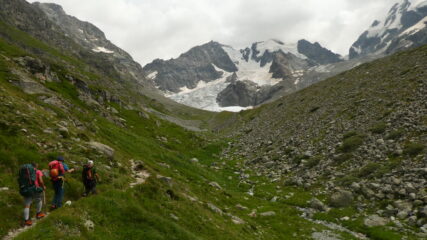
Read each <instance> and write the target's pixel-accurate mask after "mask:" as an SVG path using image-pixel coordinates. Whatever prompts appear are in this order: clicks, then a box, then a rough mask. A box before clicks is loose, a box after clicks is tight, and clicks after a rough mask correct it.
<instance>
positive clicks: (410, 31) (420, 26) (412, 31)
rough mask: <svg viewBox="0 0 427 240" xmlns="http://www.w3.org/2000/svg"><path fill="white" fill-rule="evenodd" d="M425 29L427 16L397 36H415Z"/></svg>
mask: <svg viewBox="0 0 427 240" xmlns="http://www.w3.org/2000/svg"><path fill="white" fill-rule="evenodd" d="M426 27H427V16H426V17H424V18H423V19H422V20H421V21H419V22H418V23H417V24H415V25H414V26H412V27H410V28H408V29H406V30H405V31H404V32H402V33H401V34H400V35H399V36H403V35H412V34H415V33H417V32H419V31H421V30H422V29H424V28H426Z"/></svg>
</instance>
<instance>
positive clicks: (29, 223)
mask: <svg viewBox="0 0 427 240" xmlns="http://www.w3.org/2000/svg"><path fill="white" fill-rule="evenodd" d="M24 225H25V226H28V227H29V226H31V225H33V221H31V219H28V220H25V223H24Z"/></svg>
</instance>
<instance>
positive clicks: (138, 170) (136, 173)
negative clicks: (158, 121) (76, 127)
mask: <svg viewBox="0 0 427 240" xmlns="http://www.w3.org/2000/svg"><path fill="white" fill-rule="evenodd" d="M130 163H131V166H132V177H133V178H134V182H132V183H130V184H129V187H131V188H133V187H135V186H136V185H139V184H143V183H145V181H146V180H147V178H149V177H150V175H151V174H150V173H149V172H148V171H147V170H145V168H144V165H143V163H142V162H140V161H134V160H133V159H132V160H130ZM48 216H49V212H46V217H48ZM46 217H44V218H46ZM44 218H43V219H40V220H37V219H35V218H32V221H33V225H32V226H25V227H21V228H18V229H13V230H10V231H9V233H8V234H7V235H6V236H4V237H3V239H2V240H12V239H14V238H15V237H17V236H18V235H19V234H21V233H23V232H26V231H28V230H29V229H31V228H33V227H34V226H36V225H37V223H38V222H40V221H43V220H44Z"/></svg>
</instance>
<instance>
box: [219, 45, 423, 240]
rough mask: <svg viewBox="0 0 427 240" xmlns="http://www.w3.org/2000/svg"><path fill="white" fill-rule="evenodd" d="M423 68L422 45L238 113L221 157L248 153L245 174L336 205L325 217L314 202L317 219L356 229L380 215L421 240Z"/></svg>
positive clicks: (245, 157)
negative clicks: (231, 140)
mask: <svg viewBox="0 0 427 240" xmlns="http://www.w3.org/2000/svg"><path fill="white" fill-rule="evenodd" d="M426 69H427V46H424V47H421V48H418V49H415V50H412V51H408V52H402V53H398V54H395V55H393V56H391V57H387V58H384V59H381V60H377V61H374V62H371V63H367V64H363V65H361V66H359V67H356V68H355V69H353V70H350V71H348V72H345V73H342V74H339V75H337V76H335V77H333V78H331V79H328V80H325V81H322V82H320V83H317V84H315V85H312V86H310V87H308V88H306V89H303V90H301V91H299V92H296V93H293V94H290V95H288V96H286V97H284V98H281V99H280V100H278V101H276V102H273V103H269V104H266V105H264V106H261V107H259V108H257V109H254V110H248V111H245V112H241V113H239V114H236V115H237V116H238V117H240V119H241V121H240V122H238V123H236V124H237V126H236V131H235V132H234V134H233V135H232V136H233V138H234V139H235V141H234V143H233V144H232V145H231V147H230V148H229V151H228V152H226V153H225V155H224V157H227V158H229V157H231V156H234V157H235V158H238V159H243V161H242V168H243V170H244V171H247V170H252V171H254V173H253V174H255V175H266V176H269V178H270V179H271V180H272V181H283V182H284V183H285V184H289V185H295V186H300V187H304V188H306V189H310V191H311V192H313V193H315V194H316V195H317V197H318V198H319V199H323V201H325V202H326V203H327V204H330V206H333V207H338V209H337V210H333V211H332V210H331V212H326V213H321V212H319V211H318V210H325V208H324V207H319V204H318V202H316V201H314V202H312V208H316V209H318V210H315V211H314V212H313V210H308V212H307V214H311V216H314V217H315V218H316V219H335V222H337V223H340V224H344V225H345V226H348V227H350V226H351V229H353V230H354V229H360V227H361V226H364V225H365V227H366V225H368V226H371V225H369V224H370V222H369V221H370V220H366V219H368V218H369V217H368V216H370V215H372V213H377V214H379V215H380V216H376V217H374V218H377V217H378V218H377V219H380V220H378V221H384V222H385V223H391V224H392V226H395V227H397V229H402V232H407V233H408V234H409V233H410V232H411V231H412V230H414V231H416V232H421V233H419V234H420V235H419V236H424V237H425V236H426V235H425V234H423V232H426V229H427V228H426V227H427V225H425V224H426V223H427V219H426V217H427V215H425V214H424V213H425V209H426V206H427V201H426V200H427V198H426V197H427V192H426V190H425V186H426V184H427V182H426V179H425V176H426V173H427V172H426V170H427V145H426V142H427V118H426V116H427V105H426V103H427V81H426V79H427V71H426ZM328 196H329V197H328ZM320 206H321V204H320ZM339 207H345V208H344V209H342V210H339ZM348 214H350V215H348ZM345 216H348V217H350V218H351V220H350V221H347V220H342V219H341V218H343V217H345ZM371 217H372V216H371ZM340 219H341V220H340ZM390 219H391V220H390ZM376 224H379V225H378V226H381V225H383V224H384V223H376ZM413 227H414V228H413ZM420 227H423V228H421V229H420ZM384 229H388V228H387V227H386V228H384ZM393 229H394V228H389V230H391V231H394V230H393ZM405 229H406V230H405ZM389 230H388V231H389ZM365 231H366V232H365V233H368V232H369V231H368V230H365ZM399 231H400V230H399ZM368 236H369V233H368ZM383 236H386V234H384V235H383ZM370 237H372V236H370ZM375 239H382V238H380V237H378V236H377V237H376V238H375ZM384 239H392V238H388V237H385V238H384ZM396 239H400V238H399V237H396Z"/></svg>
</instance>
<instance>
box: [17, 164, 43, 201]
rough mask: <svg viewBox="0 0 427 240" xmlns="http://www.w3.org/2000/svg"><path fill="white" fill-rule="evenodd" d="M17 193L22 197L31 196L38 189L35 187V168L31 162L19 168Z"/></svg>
mask: <svg viewBox="0 0 427 240" xmlns="http://www.w3.org/2000/svg"><path fill="white" fill-rule="evenodd" d="M18 176H19V177H18V184H19V193H20V194H21V195H22V196H24V197H30V196H33V194H34V193H36V192H38V191H39V189H38V188H37V187H36V169H35V168H34V166H33V165H31V164H24V165H22V166H21V167H20V168H19V174H18Z"/></svg>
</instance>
